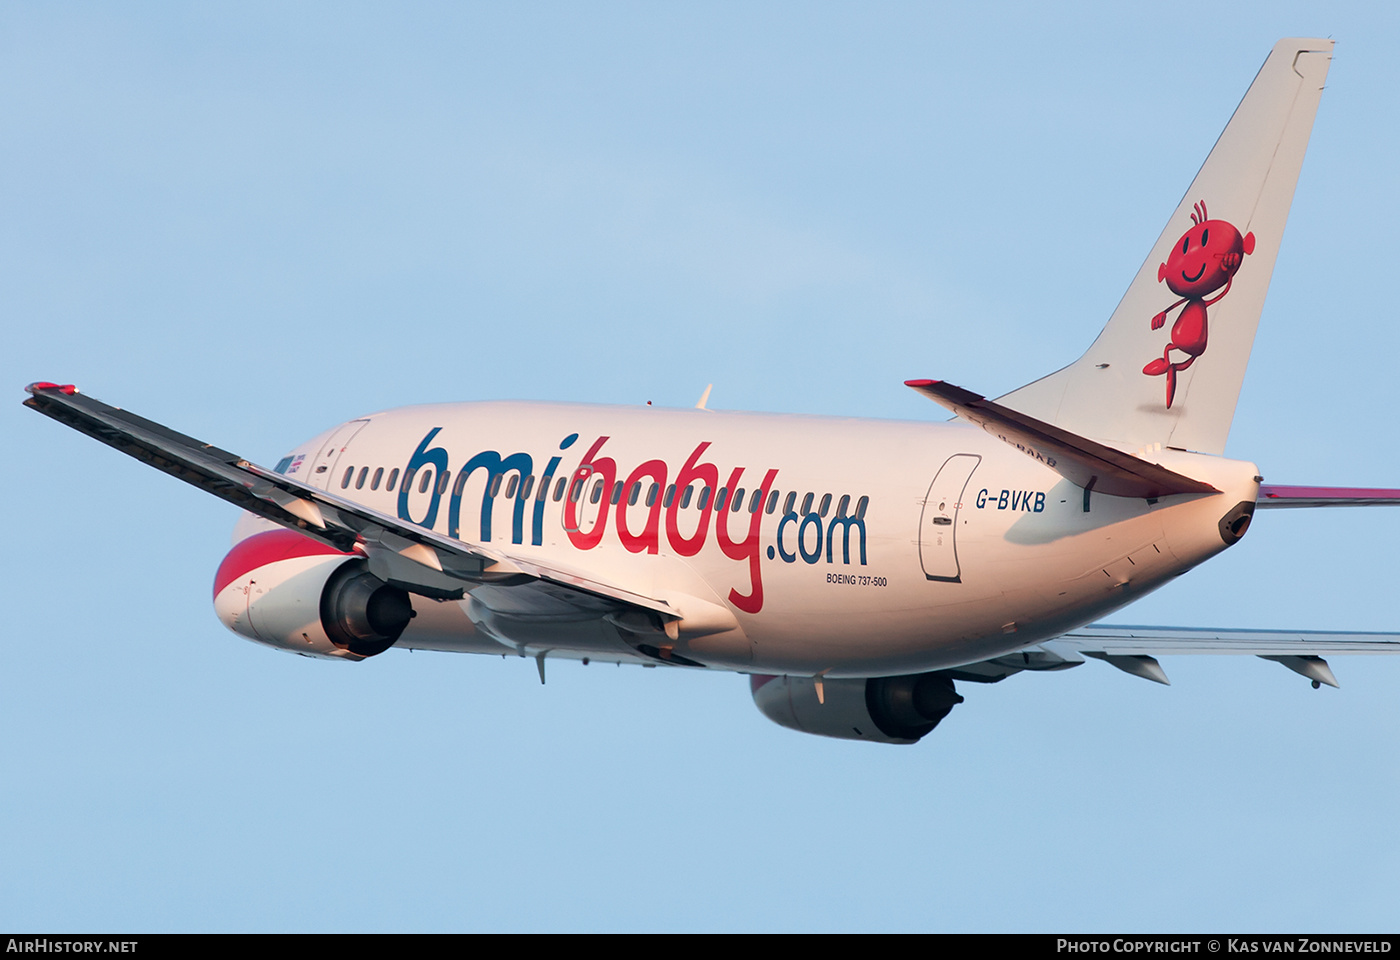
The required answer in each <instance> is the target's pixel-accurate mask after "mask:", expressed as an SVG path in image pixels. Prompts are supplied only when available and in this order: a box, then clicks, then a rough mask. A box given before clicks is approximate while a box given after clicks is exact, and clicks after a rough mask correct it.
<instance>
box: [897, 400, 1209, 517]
mask: <svg viewBox="0 0 1400 960" xmlns="http://www.w3.org/2000/svg"><path fill="white" fill-rule="evenodd" d="M904 385H905V386H906V387H912V388H914V389H915V390H917V391H918V392H919V393H922V394H923V395H924V396H926V397H928V398H929V399H930V400H932V401H934V402H935V403H938V404H941V405H942V406H945V407H947V408H948V409H949V410H952V411H953V412H954V413H956V414H957V415H958V416H960V417H962V418H963V419H964V420H967V421H970V422H971V423H975V424H977V425H978V426H979V427H981V428H982V429H983V430H986V431H987V432H988V433H990V434H991V435H992V436H994V437H996V438H997V439H998V440H1001V441H1003V442H1005V443H1009V444H1010V445H1011V446H1013V447H1015V448H1016V449H1017V450H1020V451H1021V452H1022V453H1024V454H1026V456H1028V457H1033V458H1035V459H1036V460H1039V461H1040V462H1041V463H1043V464H1045V465H1046V466H1047V467H1049V468H1050V469H1051V470H1054V471H1055V472H1056V473H1058V474H1059V475H1060V476H1062V477H1064V478H1065V479H1066V480H1069V481H1070V482H1072V483H1074V484H1075V485H1076V486H1079V487H1083V488H1084V489H1085V490H1088V489H1093V490H1094V491H1095V492H1096V493H1106V494H1109V495H1110V496H1114V497H1142V498H1144V499H1154V498H1157V497H1168V496H1171V495H1173V494H1178V493H1219V492H1220V491H1219V490H1217V489H1215V487H1212V486H1211V485H1210V484H1208V483H1202V482H1201V481H1200V480H1193V479H1191V478H1190V477H1187V476H1184V475H1182V474H1180V473H1176V472H1175V471H1172V470H1168V469H1167V468H1166V467H1163V466H1159V465H1158V464H1155V463H1152V462H1151V461H1148V460H1140V459H1138V458H1137V457H1134V456H1132V455H1131V454H1127V453H1124V452H1123V451H1121V450H1115V449H1114V448H1113V447H1109V446H1105V445H1104V444H1102V443H1098V442H1096V441H1094V440H1090V439H1089V438H1088V437H1081V436H1078V435H1077V434H1073V433H1070V432H1069V431H1068V430H1062V429H1061V428H1059V427H1056V426H1051V425H1050V424H1048V423H1046V422H1044V421H1043V420H1037V419H1035V418H1034V417H1030V416H1027V415H1026V414H1024V413H1019V412H1017V411H1015V410H1012V409H1011V408H1010V407H1004V406H1002V405H1001V404H999V403H997V402H995V401H993V400H988V399H987V398H986V397H984V396H982V395H981V394H978V393H973V392H972V391H971V390H964V389H963V388H962V387H955V386H953V384H951V383H944V382H943V381H941V380H906V381H904Z"/></svg>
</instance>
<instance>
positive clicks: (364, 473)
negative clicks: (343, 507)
mask: <svg viewBox="0 0 1400 960" xmlns="http://www.w3.org/2000/svg"><path fill="white" fill-rule="evenodd" d="M368 476H369V467H361V468H360V475H359V476H358V477H356V478H355V489H356V490H363V489H364V488H365V478H366V477H368Z"/></svg>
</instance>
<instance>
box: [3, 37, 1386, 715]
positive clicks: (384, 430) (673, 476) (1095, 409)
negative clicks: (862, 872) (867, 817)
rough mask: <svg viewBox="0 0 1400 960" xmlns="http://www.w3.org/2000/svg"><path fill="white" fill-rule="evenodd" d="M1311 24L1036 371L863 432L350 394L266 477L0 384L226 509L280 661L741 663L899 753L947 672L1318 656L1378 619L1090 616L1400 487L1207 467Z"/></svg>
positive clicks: (1294, 660) (235, 557)
mask: <svg viewBox="0 0 1400 960" xmlns="http://www.w3.org/2000/svg"><path fill="white" fill-rule="evenodd" d="M1331 53H1332V42H1331V41H1328V40H1284V41H1281V42H1280V43H1279V44H1278V45H1277V46H1276V47H1275V48H1274V50H1273V52H1272V54H1270V56H1269V57H1268V59H1267V60H1266V61H1265V63H1264V66H1263V68H1262V69H1261V70H1260V72H1259V74H1258V76H1257V77H1256V79H1255V80H1254V82H1253V84H1252V85H1251V86H1250V88H1249V90H1248V92H1247V93H1246V94H1245V97H1244V100H1243V101H1242V102H1241V104H1240V106H1239V108H1238V109H1237V110H1236V111H1235V114H1234V116H1233V117H1232V118H1231V120H1230V122H1229V124H1228V125H1227V126H1226V128H1225V131H1224V133H1223V134H1221V136H1220V139H1219V140H1218V141H1217V143H1216V144H1215V147H1214V148H1213V149H1212V150H1211V152H1210V155H1209V157H1208V158H1207V159H1206V162H1205V164H1204V165H1203V166H1202V167H1201V169H1200V172H1199V173H1198V174H1197V175H1196V178H1195V180H1194V181H1193V182H1192V183H1191V185H1190V188H1189V189H1188V190H1187V192H1186V195H1185V197H1184V198H1183V199H1182V201H1181V203H1180V205H1179V206H1178V207H1177V209H1176V210H1175V211H1173V212H1172V214H1171V216H1170V218H1169V219H1168V220H1167V224H1166V227H1165V229H1164V230H1163V232H1162V234H1161V236H1160V237H1159V238H1158V240H1157V242H1156V243H1155V244H1154V245H1153V247H1152V249H1151V251H1150V252H1149V254H1148V257H1147V260H1146V261H1145V263H1144V264H1143V266H1142V268H1141V269H1140V270H1139V271H1138V274H1137V276H1136V277H1135V278H1134V279H1133V281H1132V283H1131V285H1130V286H1129V287H1128V291H1127V294H1126V295H1125V296H1124V297H1123V299H1122V301H1121V302H1120V303H1119V305H1118V307H1117V309H1116V310H1115V311H1114V313H1113V315H1112V317H1110V318H1109V321H1108V324H1107V326H1105V327H1104V329H1103V332H1102V333H1101V334H1100V335H1099V337H1098V339H1097V340H1095V341H1094V343H1093V344H1092V346H1090V347H1089V349H1088V351H1087V352H1086V353H1085V354H1084V355H1083V356H1082V357H1080V359H1078V360H1077V361H1075V362H1074V363H1072V364H1070V365H1069V366H1067V367H1065V368H1064V369H1062V370H1059V371H1057V372H1054V373H1051V374H1049V375H1048V376H1046V377H1044V378H1042V379H1040V380H1037V381H1035V382H1034V383H1031V384H1028V385H1027V386H1024V387H1022V388H1020V389H1018V390H1015V391H1013V392H1012V393H1010V394H1007V395H1006V396H1003V397H1001V398H999V399H996V400H989V399H986V398H985V397H983V396H980V395H979V394H976V393H973V392H971V391H970V390H967V389H963V388H962V387H955V386H952V385H950V384H948V383H945V382H941V381H938V380H930V379H918V380H910V381H908V383H907V385H908V386H909V387H911V388H913V389H914V390H916V391H918V392H919V393H921V394H923V395H924V396H926V397H927V398H928V399H930V400H932V401H934V402H935V403H937V404H940V405H942V406H943V407H946V408H947V409H948V410H950V411H952V413H953V414H955V417H954V419H952V420H951V421H948V422H937V423H934V422H888V421H857V420H843V419H825V418H817V417H800V416H773V415H764V414H752V413H725V412H719V411H711V410H707V409H704V407H705V404H704V402H703V401H702V402H701V404H700V407H699V408H698V409H691V410H660V409H653V408H649V407H640V408H629V407H604V406H586V405H560V404H531V403H454V404H438V405H431V406H418V407H408V408H404V409H398V410H388V411H384V412H381V413H372V414H369V415H367V416H363V417H359V418H357V419H354V420H350V421H347V422H345V423H342V424H339V425H338V426H335V427H333V428H331V429H330V430H327V431H326V432H325V433H323V434H322V435H320V436H318V437H315V438H313V439H311V440H308V441H307V442H306V443H304V444H302V445H301V446H300V447H298V448H296V449H295V450H292V451H291V452H289V453H288V454H287V455H286V456H284V457H282V458H281V460H280V461H278V462H277V463H276V464H275V465H274V466H272V467H270V468H269V467H264V466H260V465H258V464H256V463H254V462H252V461H249V460H245V459H243V458H242V457H239V456H237V455H235V454H232V453H229V452H227V451H224V450H221V449H219V448H217V447H214V446H210V445H208V444H205V443H201V442H199V441H197V440H194V439H192V438H190V437H188V436H185V435H183V434H180V433H177V432H175V431H173V430H171V429H168V428H166V427H164V426H161V425H159V424H156V423H153V422H151V421H149V420H145V419H143V418H141V417H138V416H135V415H133V414H130V413H127V412H125V411H123V410H120V409H118V408H115V407H112V406H108V405H107V404H104V403H100V402H98V401H96V400H93V399H91V398H89V397H86V396H85V395H83V394H81V393H79V392H78V391H77V390H76V389H75V388H74V387H72V386H59V385H57V384H53V383H35V384H33V385H31V386H30V387H29V393H30V397H29V398H28V399H26V400H25V403H26V404H27V405H28V406H30V407H32V408H33V409H35V410H37V411H39V412H40V413H43V414H45V415H47V416H49V417H52V418H54V419H55V420H59V421H61V422H63V423H66V424H68V425H69V426H72V427H73V428H75V429H77V430H80V431H83V432H84V433H87V434H89V435H91V436H93V437H95V438H97V439H98V440H101V441H103V442H104V443H107V444H109V445H111V446H113V447H116V448H117V449H119V450H121V451H123V452H125V453H128V454H130V455H131V456H133V457H136V458H137V459H140V460H143V461H145V462H146V463H149V464H151V465H152V466H155V467H157V468H158V469H160V470H163V471H165V472H166V473H169V474H172V475H174V476H176V477H179V478H180V479H182V480H184V481H186V482H188V483H191V484H193V485H195V486H198V487H201V488H203V489H204V490H207V491H208V492H210V493H212V494H214V495H215V496H218V497H221V498H223V499H225V500H227V501H229V502H231V503H234V504H237V505H238V506H240V507H242V508H243V509H244V510H245V511H246V513H245V514H244V516H243V518H242V520H241V521H240V522H239V523H238V526H237V528H236V531H235V536H234V540H235V543H234V546H233V549H232V550H231V551H230V552H229V554H228V555H227V557H226V558H225V559H224V561H223V563H222V564H221V565H220V567H219V569H218V572H217V574H216V575H215V578H214V607H215V610H216V611H217V613H218V616H219V618H220V619H221V620H222V621H223V622H224V623H225V624H226V625H227V626H228V627H229V628H230V629H232V630H234V631H236V632H237V633H239V634H241V635H243V636H245V637H247V638H249V639H251V640H255V641H258V642H260V643H264V644H267V645H269V646H273V647H278V648H280V649H283V650H290V651H293V652H296V653H301V654H305V655H308V656H318V657H328V658H338V659H345V660H362V659H365V658H367V657H373V656H377V655H379V654H381V653H384V652H385V651H387V650H389V649H390V648H393V647H400V648H404V647H406V648H410V649H419V650H442V651H458V652H464V653H490V654H513V655H517V656H521V657H531V658H534V659H535V660H536V661H537V662H538V664H539V670H540V677H541V679H542V680H543V679H544V673H545V662H546V658H559V657H564V658H574V659H579V660H585V661H587V660H589V659H593V660H598V661H608V662H618V663H634V664H647V665H665V666H670V667H676V668H683V669H710V670H726V671H735V672H738V673H744V674H748V675H749V677H750V684H751V687H752V690H753V696H754V700H755V701H756V703H757V704H758V706H759V708H760V709H761V710H762V711H763V713H764V714H765V715H767V716H768V717H770V718H771V719H773V720H775V721H777V722H778V723H780V724H783V725H785V726H788V727H792V728H794V729H797V730H801V731H805V732H808V733H816V734H823V735H826V736H832V737H844V738H850V739H861V740H873V741H878V742H884V743H913V742H915V741H917V740H919V739H920V738H921V737H923V736H924V735H925V734H926V733H928V732H929V731H930V730H932V729H933V727H934V726H935V725H937V724H938V722H939V721H940V720H942V719H943V717H944V716H946V715H947V713H948V712H949V711H950V710H951V709H952V708H953V706H954V705H955V704H957V703H961V702H962V699H963V698H962V696H961V695H960V694H959V693H958V692H957V686H958V685H959V684H961V685H963V689H964V692H965V691H966V689H967V684H968V683H991V682H996V681H999V680H1002V679H1004V678H1006V677H1008V676H1010V675H1011V674H1014V673H1017V672H1020V671H1027V670H1029V671H1053V670H1059V669H1064V668H1068V667H1073V666H1076V665H1078V664H1082V663H1083V662H1084V661H1085V658H1086V657H1092V658H1097V659H1100V660H1104V661H1107V662H1108V663H1110V664H1112V665H1114V666H1116V667H1119V668H1121V669H1122V670H1125V671H1127V672H1128V673H1130V674H1135V675H1137V676H1139V677H1143V678H1146V679H1149V680H1155V681H1158V682H1162V683H1165V682H1166V675H1165V673H1164V672H1163V670H1162V667H1161V665H1160V663H1159V662H1158V660H1157V659H1156V657H1157V656H1158V655H1161V654H1175V653H1244V654H1254V655H1257V656H1260V657H1264V658H1266V659H1271V660H1276V661H1279V662H1280V663H1282V664H1284V665H1285V666H1288V667H1289V668H1291V669H1293V670H1295V671H1296V672H1298V673H1300V674H1302V675H1303V676H1304V677H1307V678H1309V679H1310V680H1312V682H1313V684H1314V685H1315V686H1316V685H1319V684H1329V685H1333V686H1335V685H1336V681H1335V679H1334V677H1333V675H1332V672H1331V670H1330V669H1329V667H1328V664H1327V662H1326V660H1324V659H1323V655H1324V654H1327V655H1330V654H1344V653H1394V652H1400V634H1364V635H1363V634H1323V633H1309V632H1301V631H1299V632H1292V633H1288V632H1278V631H1234V630H1209V629H1200V628H1162V627H1142V628H1125V627H1106V626H1094V625H1092V624H1093V623H1094V621H1095V620H1097V619H1098V618H1100V617H1102V616H1103V615H1105V614H1107V613H1110V612H1111V611H1114V610H1117V609H1119V608H1120V607H1122V606H1124V605H1125V604H1127V603H1129V602H1131V601H1132V600H1133V599H1135V598H1136V597H1138V596H1140V595H1142V594H1144V593H1145V592H1147V591H1150V590H1152V589H1154V588H1156V587H1158V586H1160V585H1162V584H1164V583H1166V582H1167V581H1169V580H1171V579H1172V578H1174V577H1177V576H1179V575H1181V574H1182V573H1184V572H1186V571H1187V570H1190V569H1191V568H1192V567H1194V566H1196V565H1197V564H1199V563H1202V562H1203V561H1205V560H1207V559H1209V558H1210V557H1212V556H1214V555H1215V554H1217V553H1219V552H1221V551H1222V550H1225V549H1226V548H1227V547H1229V546H1231V545H1232V544H1234V543H1237V542H1238V541H1239V540H1240V538H1241V537H1243V536H1244V535H1245V532H1246V531H1247V530H1248V528H1249V525H1250V522H1251V520H1252V518H1253V516H1254V513H1255V511H1256V510H1257V509H1264V508H1277V507H1319V506H1335V505H1367V504H1394V503H1400V491H1396V490H1354V489H1345V490H1343V489H1333V488H1298V487H1280V486H1268V485H1264V484H1263V483H1262V478H1261V476H1260V471H1259V468H1258V467H1256V466H1255V465H1254V464H1253V463H1249V462H1245V461H1240V460H1231V459H1226V458H1225V457H1224V456H1222V454H1223V451H1224V448H1225V439H1226V435H1227V433H1228V431H1229V429H1230V422H1231V420H1232V418H1233V416H1234V412H1235V405H1236V401H1237V399H1238V396H1239V391H1240V385H1241V383H1242V381H1243V378H1244V372H1245V366H1246V363H1247V361H1248V359H1249V352H1250V349H1251V346H1252V344H1253V341H1254V334H1255V329H1256V327H1257V325H1258V321H1259V317H1260V313H1261V311H1262V308H1263V305H1264V297H1265V293H1266V292H1267V290H1268V286H1269V280H1270V277H1271V275H1272V273H1273V268H1274V262H1275V258H1276V256H1277V254H1278V250H1279V244H1280V242H1281V241H1282V239H1283V230H1284V225H1285V221H1286V220H1287V216H1288V210H1289V206H1290V204H1291V202H1292V197H1293V191H1294V187H1295V185H1296V183H1297V179H1298V174H1299V170H1300V169H1301V166H1302V163H1303V155H1304V152H1305V150H1306V147H1307V142H1308V137H1309V134H1310V131H1311V129H1312V124H1313V117H1314V115H1315V113H1316V110H1317V105H1318V100H1319V97H1320V96H1321V93H1322V87H1323V81H1324V79H1325V77H1326V75H1327V70H1328V66H1329V64H1330V62H1331Z"/></svg>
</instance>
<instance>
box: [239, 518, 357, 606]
mask: <svg viewBox="0 0 1400 960" xmlns="http://www.w3.org/2000/svg"><path fill="white" fill-rule="evenodd" d="M319 554H325V555H327V556H343V557H348V556H351V554H348V553H342V552H341V551H340V550H337V549H336V548H335V547H328V546H326V545H325V544H324V543H320V542H318V541H316V540H312V539H311V538H310V537H304V536H302V535H301V534H299V533H297V532H296V531H294V530H268V531H266V532H265V533H256V534H254V535H253V536H251V537H249V538H248V539H247V540H240V541H239V542H238V543H236V544H234V545H233V549H232V550H230V551H229V552H228V556H226V557H224V560H223V562H222V563H220V564H219V570H218V572H217V573H215V574H214V596H215V597H217V596H218V595H219V593H220V592H221V591H222V590H223V589H224V587H226V586H228V585H229V584H230V583H232V582H233V581H235V580H237V579H238V578H239V577H241V576H244V575H245V574H248V573H251V572H252V571H254V570H256V569H257V568H258V567H261V566H264V565H266V564H269V563H276V562H277V561H278V560H292V559H294V558H296V557H314V556H317V555H319Z"/></svg>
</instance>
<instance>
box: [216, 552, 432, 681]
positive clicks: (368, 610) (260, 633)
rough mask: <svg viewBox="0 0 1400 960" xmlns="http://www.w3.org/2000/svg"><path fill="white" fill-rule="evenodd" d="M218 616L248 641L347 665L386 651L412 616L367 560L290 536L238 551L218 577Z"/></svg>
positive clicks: (402, 595) (404, 598)
mask: <svg viewBox="0 0 1400 960" xmlns="http://www.w3.org/2000/svg"><path fill="white" fill-rule="evenodd" d="M214 611H215V613H217V614H218V617H219V619H220V620H221V621H223V624H224V626H226V627H228V628H229V629H230V630H232V631H234V632H235V633H237V634H240V635H241V636H244V637H247V638H248V639H250V640H256V641H258V642H259V643H265V644H267V645H268V646H272V647H277V648H279V649H281V650H290V651H292V652H293V653H300V654H305V655H306V656H313V657H335V658H341V659H347V660H363V659H364V658H365V657H372V656H374V655H375V654H379V653H383V652H384V651H385V650H388V649H389V648H390V647H392V646H393V645H394V642H395V641H396V640H398V639H399V637H400V636H401V635H402V634H403V632H404V629H405V628H406V627H407V626H408V622H409V620H411V619H412V618H413V616H414V612H413V605H412V603H411V602H410V600H409V596H408V593H407V592H406V591H404V590H403V589H401V588H399V587H395V586H392V585H390V584H387V583H385V582H384V581H383V580H380V579H379V578H378V577H376V576H375V575H374V574H372V573H370V572H369V570H368V569H367V568H366V563H365V561H364V560H363V559H362V558H360V557H357V556H355V555H354V554H347V553H341V552H340V551H339V550H336V549H335V548H334V547H328V546H326V545H324V544H321V543H318V542H317V541H315V540H312V539H310V538H308V537H304V536H302V535H301V534H299V533H295V532H293V531H291V530H270V531H267V532H264V533H259V534H255V535H253V536H251V537H248V538H247V539H246V540H241V541H239V542H238V543H237V544H235V545H234V547H233V549H232V550H230V551H229V553H228V556H226V557H224V561H223V563H221V564H220V565H219V572H218V573H217V574H216V575H215V578H214Z"/></svg>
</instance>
